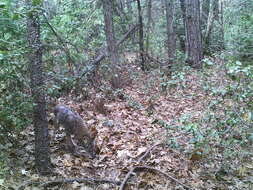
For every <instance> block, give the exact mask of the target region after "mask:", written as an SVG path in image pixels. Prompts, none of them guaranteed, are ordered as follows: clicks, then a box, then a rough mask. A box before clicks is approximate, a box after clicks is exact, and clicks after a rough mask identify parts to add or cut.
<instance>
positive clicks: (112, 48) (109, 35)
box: [102, 0, 118, 66]
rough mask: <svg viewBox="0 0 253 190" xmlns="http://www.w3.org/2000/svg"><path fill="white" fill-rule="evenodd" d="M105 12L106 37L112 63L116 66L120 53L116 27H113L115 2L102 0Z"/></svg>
mask: <svg viewBox="0 0 253 190" xmlns="http://www.w3.org/2000/svg"><path fill="white" fill-rule="evenodd" d="M102 3H103V12H104V23H105V35H106V43H107V49H108V53H109V57H110V60H111V63H112V64H113V65H114V66H115V64H117V63H118V52H117V47H116V40H115V33H114V26H113V16H112V13H113V2H112V0H102Z"/></svg>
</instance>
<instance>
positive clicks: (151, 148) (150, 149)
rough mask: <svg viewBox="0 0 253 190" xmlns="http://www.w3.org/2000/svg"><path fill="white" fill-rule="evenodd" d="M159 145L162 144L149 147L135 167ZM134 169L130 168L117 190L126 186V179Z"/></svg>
mask: <svg viewBox="0 0 253 190" xmlns="http://www.w3.org/2000/svg"><path fill="white" fill-rule="evenodd" d="M160 144H162V143H156V144H154V145H153V146H151V147H150V148H149V149H148V150H146V152H145V153H144V154H143V155H142V156H141V157H140V158H139V159H138V161H137V165H138V164H140V162H141V161H142V160H144V159H145V158H146V157H147V156H148V154H149V153H150V152H151V151H152V150H153V148H155V147H156V146H158V145H160ZM135 169H136V167H132V168H131V169H130V170H129V172H128V173H127V175H126V176H125V178H124V180H123V182H122V183H121V184H120V188H119V190H124V188H125V185H126V183H127V181H128V179H129V178H130V176H131V175H132V173H133V172H134V170H135Z"/></svg>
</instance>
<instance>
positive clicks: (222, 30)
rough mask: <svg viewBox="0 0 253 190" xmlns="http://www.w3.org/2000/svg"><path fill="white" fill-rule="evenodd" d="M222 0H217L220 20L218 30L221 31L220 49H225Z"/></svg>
mask: <svg viewBox="0 0 253 190" xmlns="http://www.w3.org/2000/svg"><path fill="white" fill-rule="evenodd" d="M223 6H224V5H223V0H219V20H220V25H221V26H220V31H221V42H220V47H221V49H222V50H224V49H225V39H224V38H225V37H224V16H223V14H224V13H223V9H224V8H223Z"/></svg>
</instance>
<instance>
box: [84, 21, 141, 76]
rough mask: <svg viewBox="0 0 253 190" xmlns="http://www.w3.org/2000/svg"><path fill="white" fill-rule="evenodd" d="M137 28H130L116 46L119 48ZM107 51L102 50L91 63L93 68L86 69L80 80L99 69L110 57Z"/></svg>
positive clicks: (135, 26)
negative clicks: (107, 57)
mask: <svg viewBox="0 0 253 190" xmlns="http://www.w3.org/2000/svg"><path fill="white" fill-rule="evenodd" d="M137 26H138V25H134V26H133V27H132V28H130V29H129V30H128V32H127V33H126V34H125V35H123V36H122V38H121V39H120V40H119V41H117V42H116V46H117V47H119V46H120V45H121V44H122V43H123V42H124V41H125V40H126V39H127V38H128V37H129V36H130V34H132V33H133V32H134V31H135V30H136V28H137ZM105 49H106V48H105V47H102V48H101V50H100V54H99V55H98V56H97V57H96V59H95V60H94V61H92V62H91V65H92V67H90V68H88V69H86V70H85V71H84V72H83V73H82V75H81V76H80V78H82V77H83V76H85V75H86V74H87V73H89V72H91V71H93V70H95V69H96V68H97V67H98V65H99V63H100V62H101V61H102V60H103V59H104V58H105V57H106V56H107V55H108V52H107V51H106V50H105Z"/></svg>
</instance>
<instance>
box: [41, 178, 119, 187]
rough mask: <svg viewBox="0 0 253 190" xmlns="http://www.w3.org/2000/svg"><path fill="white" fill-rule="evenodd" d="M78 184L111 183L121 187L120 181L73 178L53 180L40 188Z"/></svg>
mask: <svg viewBox="0 0 253 190" xmlns="http://www.w3.org/2000/svg"><path fill="white" fill-rule="evenodd" d="M74 181H76V182H79V183H80V182H89V183H92V182H93V183H111V184H115V185H120V181H114V180H108V179H97V178H73V179H59V180H53V181H48V182H45V183H42V184H41V185H40V187H47V186H50V185H57V184H62V183H73V182H74Z"/></svg>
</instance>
